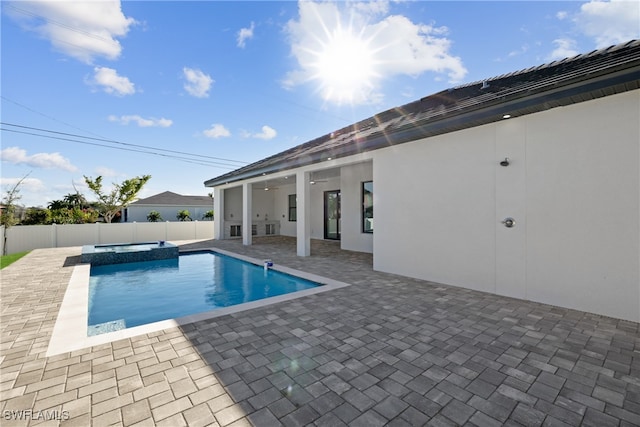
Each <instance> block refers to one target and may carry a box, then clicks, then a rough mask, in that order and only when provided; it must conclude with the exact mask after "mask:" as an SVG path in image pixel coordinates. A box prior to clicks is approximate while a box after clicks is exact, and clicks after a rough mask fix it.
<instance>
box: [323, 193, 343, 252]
mask: <svg viewBox="0 0 640 427" xmlns="http://www.w3.org/2000/svg"><path fill="white" fill-rule="evenodd" d="M324 238H325V239H329V240H340V190H332V191H325V192H324Z"/></svg>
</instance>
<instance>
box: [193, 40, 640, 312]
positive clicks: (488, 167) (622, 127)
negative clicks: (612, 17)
mask: <svg viewBox="0 0 640 427" xmlns="http://www.w3.org/2000/svg"><path fill="white" fill-rule="evenodd" d="M639 88H640V41H631V42H629V43H626V44H621V45H618V46H614V47H611V48H607V49H602V50H598V51H594V52H591V53H588V54H584V55H578V56H576V57H573V58H569V59H565V60H562V61H556V62H552V63H549V64H545V65H541V66H538V67H533V68H530V69H527V70H523V71H518V72H513V73H510V74H506V75H502V76H499V77H495V78H490V79H487V80H485V81H479V82H475V83H471V84H466V85H462V86H458V87H453V88H451V89H448V90H444V91H442V92H439V93H436V94H434V95H430V96H427V97H425V98H422V99H420V100H418V101H415V102H412V103H410V104H407V105H404V106H401V107H398V108H394V109H392V110H389V111H385V112H383V113H380V114H378V115H376V116H374V117H371V118H369V119H367V120H363V121H361V122H358V123H355V124H353V125H351V126H349V127H346V128H344V129H341V130H339V131H336V132H333V133H331V134H329V135H325V136H322V137H320V138H317V139H315V140H313V141H310V142H307V143H305V144H302V145H299V146H297V147H294V148H292V149H289V150H287V151H284V152H282V153H279V154H276V155H274V156H271V157H269V158H266V159H263V160H260V161H258V162H256V163H253V164H251V165H248V166H246V167H243V168H240V169H238V170H235V171H232V172H230V173H227V174H225V175H222V176H219V177H216V178H213V179H210V180H208V181H206V182H205V185H206V186H207V187H213V188H214V200H215V204H214V205H215V211H216V221H215V224H214V230H215V231H214V235H215V238H218V239H220V238H226V237H231V236H234V235H235V236H242V239H243V243H244V244H246V245H250V244H251V242H252V233H246V232H245V230H247V229H248V227H249V226H251V225H256V223H258V225H260V222H259V221H262V220H263V218H265V217H268V218H270V220H271V221H276V222H277V223H278V226H279V230H278V232H279V233H280V234H283V235H288V236H296V240H297V253H298V255H300V256H309V255H310V239H312V238H319V239H335V240H340V246H341V248H342V249H346V250H354V251H362V252H371V253H373V268H374V269H375V270H378V271H383V272H389V273H395V274H400V275H404V276H409V277H415V278H420V279H424V280H431V281H434V282H439V283H444V284H449V285H455V286H461V287H466V288H471V289H475V290H479V291H484V292H490V293H495V294H500V295H507V296H511V297H515V298H521V299H528V300H533V301H538V302H543V303H547V304H552V305H558V306H563V307H568V308H575V309H579V310H583V311H588V312H593V313H598V314H603V315H607V316H612V317H616V318H620V319H627V320H631V321H635V322H637V321H640V249H639V248H640V207H639V206H640V126H639V117H640V89H639ZM267 189H268V191H265V190H267ZM275 261H276V262H277V260H275ZM518 309H519V305H518V301H517V300H514V301H513V304H512V305H510V306H506V307H495V310H496V314H497V315H500V314H499V313H498V312H500V311H501V310H502V311H503V314H504V316H505V317H508V316H509V313H510V312H511V311H517V310H518ZM559 313H561V312H559ZM532 316H533V317H532V321H535V319H536V317H535V313H532ZM569 317H571V316H569ZM594 321H595V320H594Z"/></svg>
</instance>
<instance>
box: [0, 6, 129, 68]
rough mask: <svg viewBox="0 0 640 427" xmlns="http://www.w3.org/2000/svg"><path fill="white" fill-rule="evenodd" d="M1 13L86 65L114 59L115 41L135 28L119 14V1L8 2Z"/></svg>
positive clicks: (118, 50)
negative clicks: (101, 59)
mask: <svg viewBox="0 0 640 427" xmlns="http://www.w3.org/2000/svg"><path fill="white" fill-rule="evenodd" d="M3 3H4V2H3ZM5 11H6V13H7V14H9V15H10V16H11V17H12V18H13V19H14V20H16V21H17V22H18V23H20V25H21V26H22V27H23V28H24V29H26V30H28V31H33V32H36V33H37V34H39V35H40V36H41V37H43V38H45V39H47V40H49V41H50V42H51V44H52V45H53V46H54V48H55V49H56V50H58V51H60V52H62V53H64V54H65V55H68V56H71V57H73V58H76V59H78V60H80V61H82V62H84V63H88V64H91V63H92V62H93V60H94V58H97V57H102V58H107V59H111V60H113V59H117V58H118V57H119V56H120V53H121V52H122V46H121V45H120V42H119V41H118V40H117V39H118V38H121V37H124V36H125V35H126V34H127V32H128V31H129V29H130V27H131V26H133V25H135V24H136V21H135V19H133V18H130V17H126V16H125V15H124V14H123V13H122V8H121V4H120V1H119V0H104V1H78V2H70V1H41V0H37V1H28V2H27V1H25V2H12V3H5V4H4V5H3V12H5Z"/></svg>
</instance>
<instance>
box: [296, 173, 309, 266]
mask: <svg viewBox="0 0 640 427" xmlns="http://www.w3.org/2000/svg"><path fill="white" fill-rule="evenodd" d="M310 193H311V184H309V172H298V173H297V174H296V198H297V202H296V206H297V207H296V236H297V238H296V240H297V253H298V256H309V255H311V196H310Z"/></svg>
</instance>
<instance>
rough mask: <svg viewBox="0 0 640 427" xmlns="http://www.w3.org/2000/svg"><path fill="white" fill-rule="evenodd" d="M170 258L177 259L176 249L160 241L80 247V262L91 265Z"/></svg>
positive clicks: (170, 244)
mask: <svg viewBox="0 0 640 427" xmlns="http://www.w3.org/2000/svg"><path fill="white" fill-rule="evenodd" d="M171 258H176V259H177V258H178V247H177V246H176V245H174V244H173V243H169V242H165V241H164V240H160V241H158V242H142V243H116V244H108V245H85V246H83V247H82V257H81V258H80V260H81V262H83V263H89V264H91V265H107V264H122V263H125V262H141V261H155V260H159V259H171Z"/></svg>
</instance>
